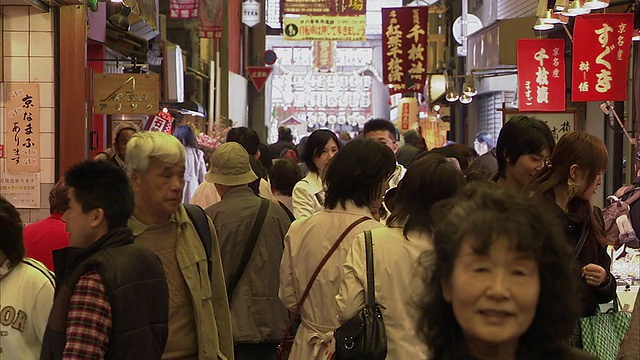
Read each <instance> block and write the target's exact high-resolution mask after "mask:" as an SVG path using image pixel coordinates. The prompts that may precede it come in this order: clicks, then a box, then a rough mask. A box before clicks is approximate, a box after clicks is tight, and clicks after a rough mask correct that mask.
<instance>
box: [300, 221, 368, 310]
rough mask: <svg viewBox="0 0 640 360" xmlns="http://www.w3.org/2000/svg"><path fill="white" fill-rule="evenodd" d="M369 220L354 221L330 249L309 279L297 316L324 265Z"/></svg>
mask: <svg viewBox="0 0 640 360" xmlns="http://www.w3.org/2000/svg"><path fill="white" fill-rule="evenodd" d="M369 219H370V217H367V216H363V217H361V218H359V219H358V220H356V221H354V222H353V223H352V224H351V225H349V227H347V228H346V229H345V230H344V231H343V232H342V234H341V235H340V237H339V238H338V240H336V242H335V243H334V244H333V246H332V247H331V249H329V251H328V252H327V254H326V255H325V256H324V258H323V259H322V261H320V264H318V267H316V270H315V271H314V272H313V275H311V277H310V278H309V283H308V284H307V287H306V289H304V292H303V293H302V297H301V298H300V301H299V302H298V306H297V307H296V316H297V315H298V313H300V309H301V308H302V304H304V301H305V300H306V299H307V296H309V291H311V286H312V285H313V282H314V281H316V278H317V277H318V274H319V273H320V270H322V267H323V266H324V264H326V263H327V261H328V260H329V258H330V257H331V255H333V253H334V252H335V251H336V250H337V249H338V246H340V243H342V240H344V238H345V237H346V236H347V234H348V233H349V232H351V230H353V229H354V228H355V227H356V226H358V225H360V223H362V222H363V221H366V220H369Z"/></svg>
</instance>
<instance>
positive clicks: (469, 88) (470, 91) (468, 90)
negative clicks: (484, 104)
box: [461, 75, 478, 100]
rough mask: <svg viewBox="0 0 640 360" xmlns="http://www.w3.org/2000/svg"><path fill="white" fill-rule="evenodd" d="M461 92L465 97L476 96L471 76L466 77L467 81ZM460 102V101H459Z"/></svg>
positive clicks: (476, 91) (476, 92)
mask: <svg viewBox="0 0 640 360" xmlns="http://www.w3.org/2000/svg"><path fill="white" fill-rule="evenodd" d="M462 92H463V93H464V94H466V95H467V96H476V95H478V90H477V89H476V86H475V84H474V82H473V75H468V76H467V80H466V81H465V83H464V86H463V87H462ZM461 100H462V99H461Z"/></svg>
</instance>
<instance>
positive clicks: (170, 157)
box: [126, 131, 186, 176]
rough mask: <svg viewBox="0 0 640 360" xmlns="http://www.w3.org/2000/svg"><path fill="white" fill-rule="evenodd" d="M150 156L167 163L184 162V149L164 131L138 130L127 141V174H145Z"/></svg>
mask: <svg viewBox="0 0 640 360" xmlns="http://www.w3.org/2000/svg"><path fill="white" fill-rule="evenodd" d="M152 157H155V158H156V159H158V160H160V161H162V162H165V163H168V164H175V163H178V162H180V163H184V162H185V159H186V151H185V149H184V146H183V145H182V144H181V143H180V140H178V139H177V138H175V137H174V136H171V135H169V134H167V133H165V132H158V131H142V132H138V133H136V134H135V135H134V136H133V137H132V138H131V140H129V142H128V143H127V155H126V163H127V173H128V174H129V176H131V175H132V174H133V173H134V172H139V173H142V174H145V173H146V172H147V170H148V169H149V160H150V159H151V158H152Z"/></svg>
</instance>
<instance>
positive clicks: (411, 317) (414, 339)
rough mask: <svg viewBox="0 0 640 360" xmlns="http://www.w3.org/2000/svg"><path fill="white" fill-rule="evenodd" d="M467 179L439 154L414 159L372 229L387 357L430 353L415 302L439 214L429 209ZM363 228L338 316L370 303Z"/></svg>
mask: <svg viewBox="0 0 640 360" xmlns="http://www.w3.org/2000/svg"><path fill="white" fill-rule="evenodd" d="M465 183H466V181H465V179H464V175H463V174H462V173H461V172H460V170H458V169H457V168H456V167H455V166H454V165H453V164H452V163H450V162H448V161H447V160H446V158H445V157H444V156H442V155H440V154H431V155H427V156H425V157H423V158H421V159H419V160H416V161H414V162H413V163H412V164H411V166H410V167H409V169H408V170H407V173H406V175H405V176H404V178H403V179H402V181H401V182H400V185H399V187H398V192H397V194H396V197H395V198H394V201H395V204H396V207H395V208H394V211H393V212H392V214H391V216H390V217H389V221H388V222H387V226H386V227H381V228H377V229H374V230H372V231H371V235H372V239H373V259H374V269H375V296H376V302H377V303H378V304H380V305H381V308H382V316H383V318H384V324H385V329H386V333H387V359H388V360H396V359H397V360H400V359H426V355H427V352H426V347H425V346H424V343H423V342H422V341H421V340H420V338H419V337H418V335H417V333H416V328H417V325H416V319H417V318H418V316H419V308H418V307H417V306H416V304H417V301H416V300H418V299H419V298H420V295H421V291H420V289H421V288H422V285H421V278H420V275H418V274H420V273H421V272H420V271H419V269H420V267H419V264H418V258H419V257H420V255H421V254H422V253H423V252H425V251H431V250H432V249H433V245H432V232H433V228H434V220H435V219H433V218H432V217H431V215H430V214H429V211H430V210H431V207H432V206H433V204H435V203H436V202H438V201H440V200H443V199H447V198H450V197H452V196H453V195H455V194H456V193H457V192H458V190H460V189H461V188H462V187H463V186H464V184H465ZM365 259H366V251H365V242H364V234H361V235H358V237H357V238H356V240H355V241H354V244H353V247H352V248H351V251H350V252H349V255H347V260H346V263H345V265H344V271H345V274H344V277H343V278H342V283H341V284H340V292H339V293H338V296H336V301H337V304H338V318H339V321H340V322H341V323H344V322H345V321H347V320H349V319H350V318H351V317H352V316H354V315H355V314H356V313H357V312H358V311H360V309H361V308H362V307H363V306H364V304H365V295H366V293H367V271H366V260H365Z"/></svg>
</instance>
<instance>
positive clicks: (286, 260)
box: [278, 202, 382, 360]
mask: <svg viewBox="0 0 640 360" xmlns="http://www.w3.org/2000/svg"><path fill="white" fill-rule="evenodd" d="M363 216H366V217H369V218H371V212H370V211H369V209H368V208H366V207H364V208H360V207H357V206H356V205H355V204H353V203H352V202H348V203H347V204H346V208H341V207H339V208H337V209H335V210H322V211H320V212H318V213H315V214H313V215H311V216H310V217H306V218H303V219H299V220H296V221H294V222H293V224H291V227H290V228H289V232H288V233H287V235H286V236H285V240H284V254H283V256H282V262H281V263H280V291H279V294H278V295H279V297H280V300H282V303H283V304H284V306H286V307H287V308H288V309H290V310H294V309H295V307H296V305H297V303H298V301H299V300H300V297H301V296H302V293H303V292H304V289H305V288H306V286H307V284H308V282H309V279H310V277H311V275H312V274H313V272H314V271H315V269H316V267H317V266H318V264H320V261H321V260H322V258H323V257H324V256H325V255H326V254H327V252H328V251H329V249H330V248H331V246H333V244H334V243H335V242H336V240H338V237H339V236H340V234H341V233H342V232H343V231H344V230H345V229H346V228H347V227H348V226H349V225H351V223H353V222H354V221H356V220H357V219H359V218H361V217H363ZM381 226H382V224H380V223H379V222H377V221H375V220H373V219H370V220H367V221H364V222H362V223H361V224H359V225H358V226H356V227H355V229H354V230H352V231H351V232H350V233H349V234H347V236H346V237H345V239H344V241H343V242H342V243H341V245H340V246H339V247H338V249H337V250H336V252H334V253H333V255H332V256H331V258H329V261H327V263H326V264H325V266H324V267H323V268H322V270H321V271H320V274H319V275H318V277H317V279H316V281H315V282H314V284H313V287H312V288H311V291H310V292H309V296H308V297H307V299H306V301H305V302H304V305H303V307H302V311H301V315H302V324H301V325H300V328H298V332H297V333H296V338H295V340H294V343H293V348H292V350H291V356H290V357H289V358H290V359H295V360H314V359H325V358H327V357H328V356H329V355H330V353H331V349H330V345H331V341H332V339H333V330H334V329H335V328H336V327H338V325H339V323H338V318H337V313H338V309H337V307H336V304H335V300H334V298H335V296H336V295H337V294H338V287H339V286H340V279H341V278H342V274H343V268H342V265H343V264H344V260H345V258H346V257H347V253H348V252H349V249H350V248H351V243H352V241H353V239H354V237H355V236H356V235H357V234H360V233H362V232H363V231H365V230H368V229H374V228H378V227H381Z"/></svg>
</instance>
